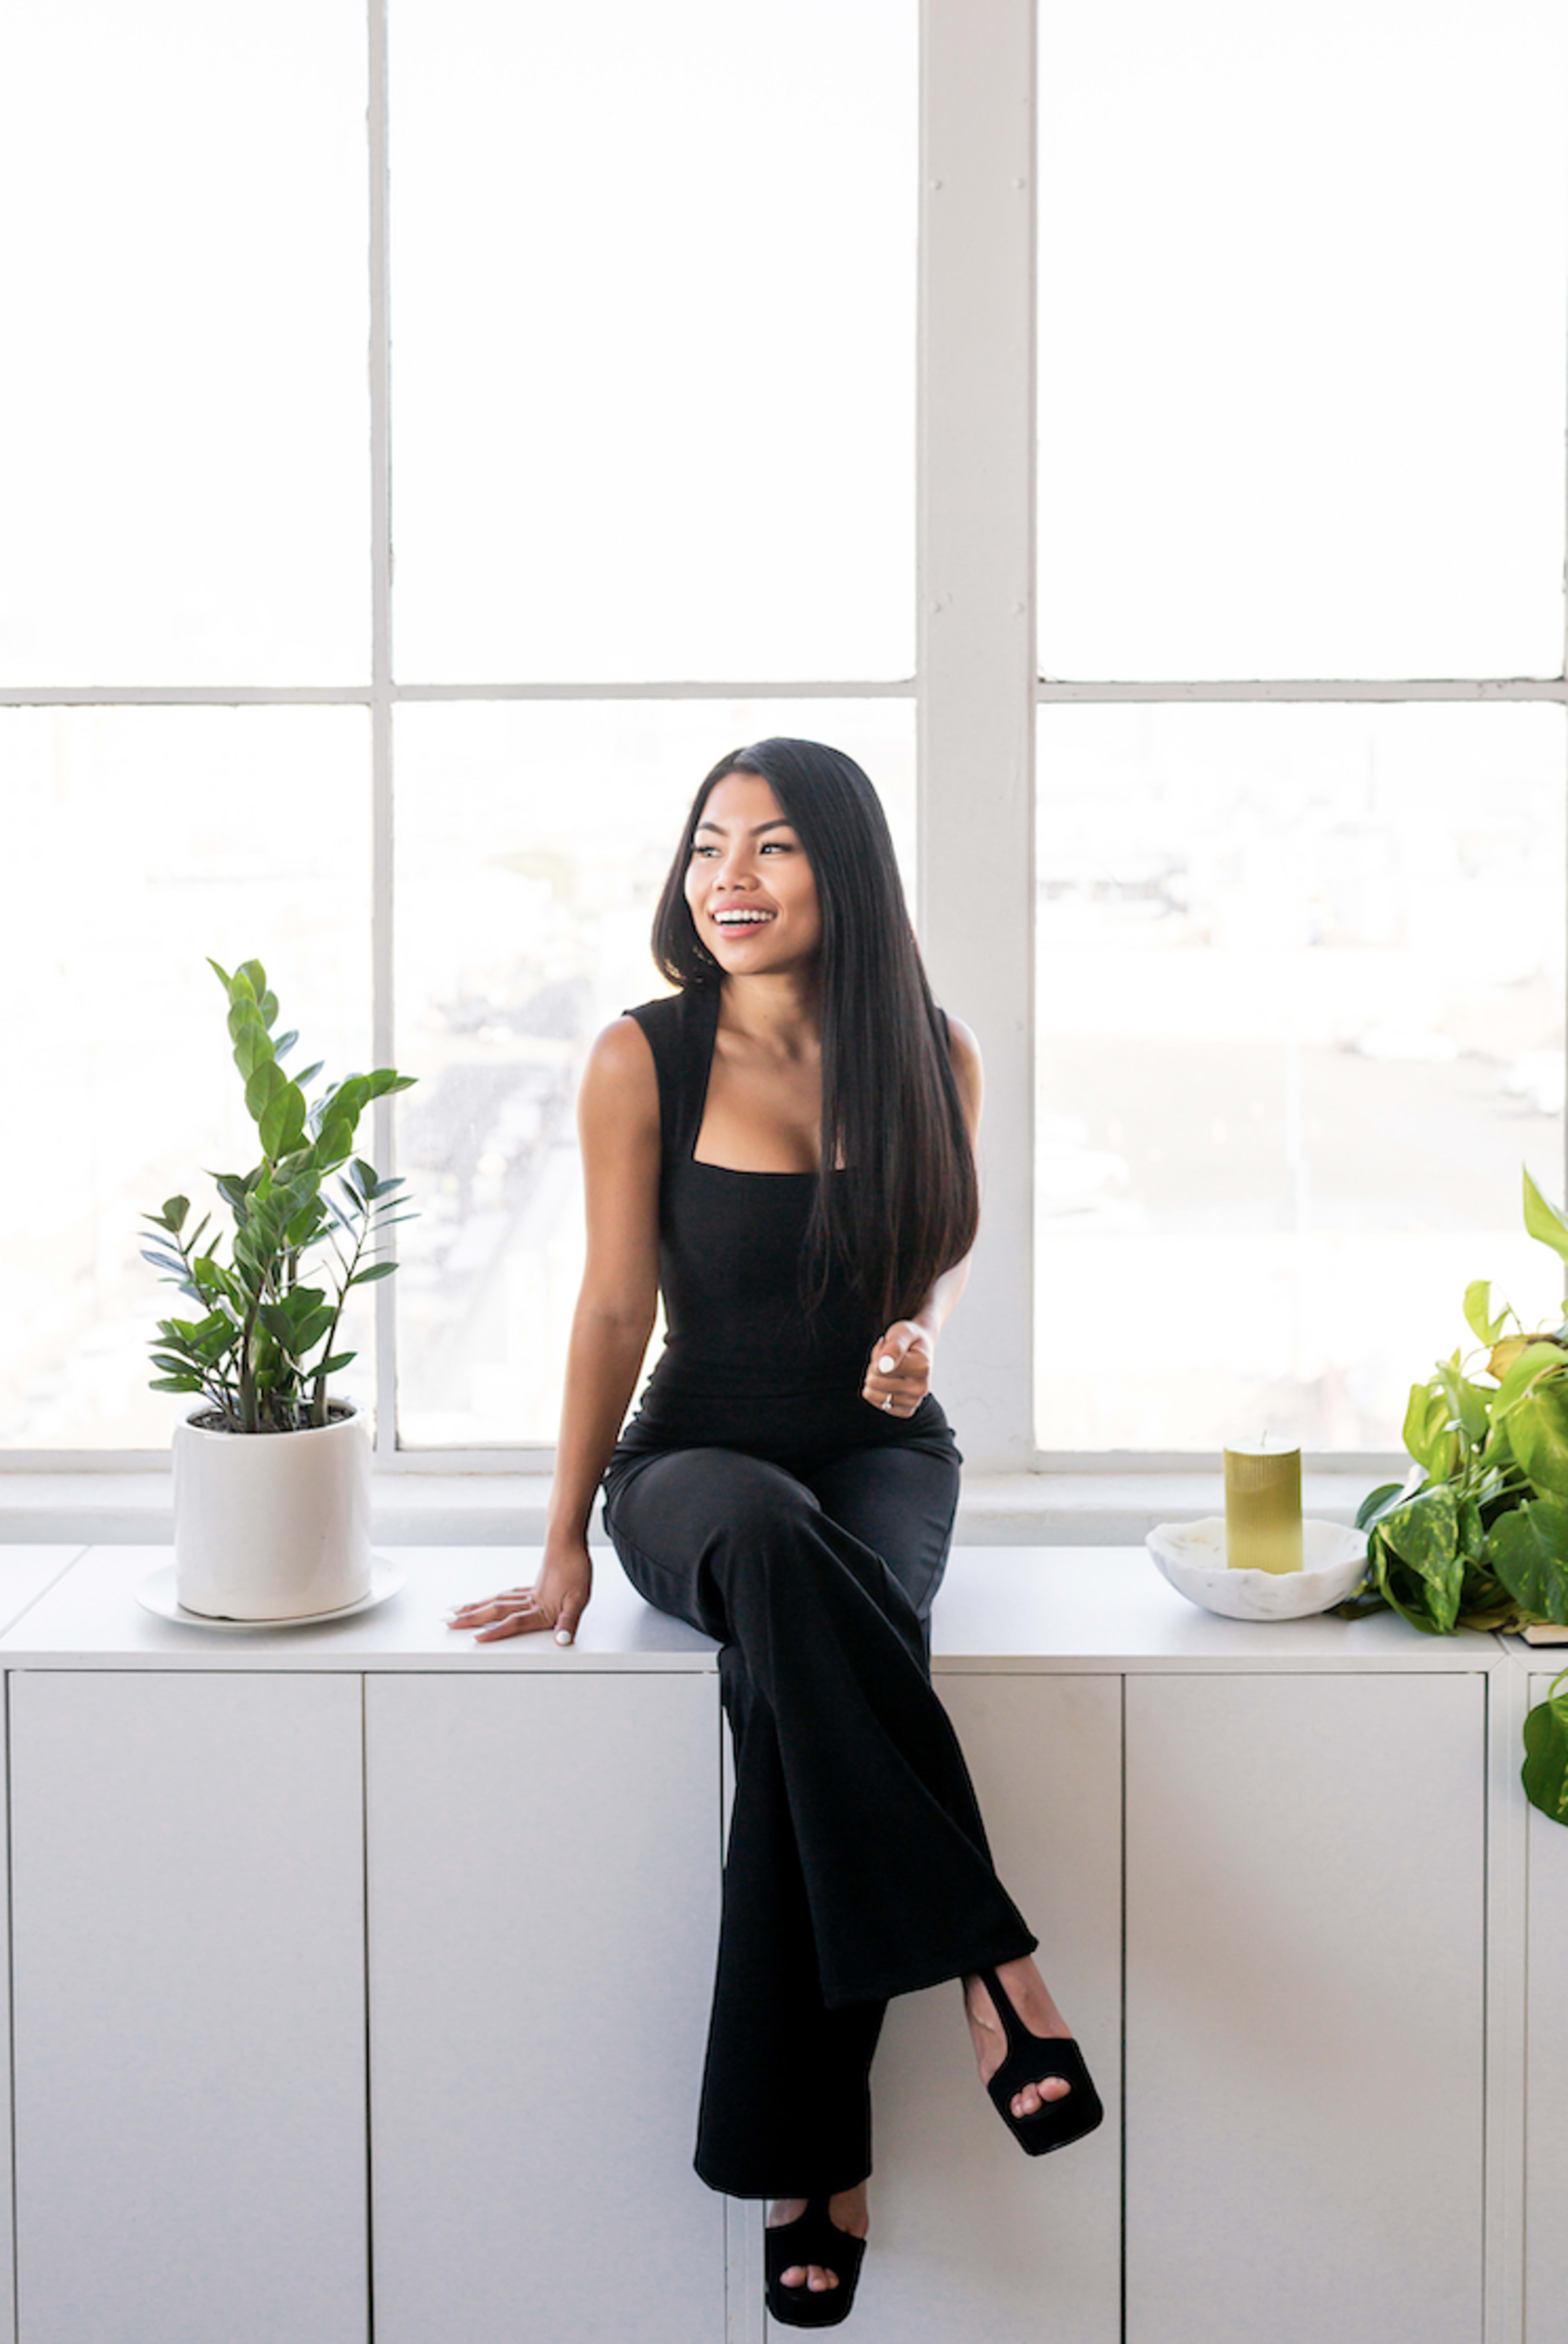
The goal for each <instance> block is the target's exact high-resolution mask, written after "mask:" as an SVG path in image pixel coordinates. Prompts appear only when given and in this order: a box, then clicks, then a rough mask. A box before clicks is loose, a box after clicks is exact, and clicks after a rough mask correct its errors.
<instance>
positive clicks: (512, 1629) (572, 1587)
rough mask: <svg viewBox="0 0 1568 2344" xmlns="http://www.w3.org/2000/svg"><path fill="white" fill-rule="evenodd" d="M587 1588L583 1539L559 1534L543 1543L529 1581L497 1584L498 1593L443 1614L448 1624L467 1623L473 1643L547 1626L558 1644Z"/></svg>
mask: <svg viewBox="0 0 1568 2344" xmlns="http://www.w3.org/2000/svg"><path fill="white" fill-rule="evenodd" d="M592 1592H593V1561H592V1558H591V1557H590V1555H589V1553H588V1541H587V1540H586V1539H573V1540H562V1541H559V1542H558V1543H557V1544H554V1545H547V1547H546V1548H545V1555H544V1561H543V1562H542V1563H541V1564H540V1566H539V1575H538V1579H536V1580H535V1581H534V1583H533V1585H532V1586H531V1587H507V1588H503V1589H502V1591H501V1592H500V1593H499V1594H498V1595H482V1596H480V1597H479V1599H478V1601H477V1602H474V1603H460V1604H459V1605H458V1606H457V1610H456V1611H453V1612H452V1613H450V1614H449V1616H448V1618H447V1627H448V1628H472V1629H473V1630H474V1631H475V1636H474V1642H476V1643H477V1644H494V1643H496V1642H498V1641H499V1640H500V1638H501V1637H503V1636H531V1635H535V1634H537V1633H538V1631H539V1630H540V1629H541V1628H553V1629H554V1630H555V1637H556V1642H557V1643H558V1644H569V1643H570V1642H571V1641H572V1639H573V1638H574V1636H575V1635H576V1634H577V1626H578V1621H579V1620H580V1619H581V1618H582V1615H583V1613H584V1611H586V1610H587V1608H588V1597H589V1596H590V1594H591V1593H592Z"/></svg>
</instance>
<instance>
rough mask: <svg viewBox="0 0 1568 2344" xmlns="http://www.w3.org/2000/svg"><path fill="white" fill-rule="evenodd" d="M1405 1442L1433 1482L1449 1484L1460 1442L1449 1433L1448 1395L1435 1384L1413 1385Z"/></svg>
mask: <svg viewBox="0 0 1568 2344" xmlns="http://www.w3.org/2000/svg"><path fill="white" fill-rule="evenodd" d="M1403 1439H1404V1445H1405V1447H1406V1448H1407V1449H1408V1450H1409V1451H1410V1453H1411V1455H1412V1457H1413V1458H1414V1459H1415V1461H1416V1463H1417V1464H1418V1465H1420V1466H1422V1467H1424V1469H1425V1470H1426V1472H1427V1473H1428V1474H1429V1475H1430V1477H1431V1479H1432V1480H1434V1481H1446V1480H1447V1479H1448V1477H1449V1475H1450V1474H1451V1473H1452V1471H1453V1470H1454V1467H1455V1466H1456V1465H1457V1464H1458V1462H1459V1439H1458V1435H1457V1434H1456V1433H1453V1432H1452V1431H1450V1430H1449V1424H1448V1399H1447V1395H1446V1394H1445V1393H1444V1392H1443V1391H1442V1389H1440V1388H1439V1387H1437V1386H1436V1385H1435V1384H1430V1383H1426V1384H1412V1386H1411V1388H1410V1406H1409V1407H1408V1408H1407V1409H1406V1410H1405V1413H1404V1433H1403Z"/></svg>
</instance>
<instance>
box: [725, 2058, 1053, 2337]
mask: <svg viewBox="0 0 1568 2344" xmlns="http://www.w3.org/2000/svg"><path fill="white" fill-rule="evenodd" d="M1015 2088H1016V2086H1015ZM762 2235H763V2238H764V2240H765V2241H766V2244H765V2247H764V2251H763V2265H764V2268H765V2269H766V2271H767V2275H768V2309H769V2311H770V2312H771V2313H772V2315H773V2317H774V2319H776V2320H778V2322H779V2326H780V2327H781V2328H837V2326H838V2325H839V2321H840V2320H841V2319H848V2318H849V2311H850V2308H851V2306H852V2305H853V2303H854V2300H855V2288H856V2285H857V2283H858V2282H859V2277H860V2265H861V2263H862V2262H863V2261H864V2260H865V2258H866V2241H865V2239H864V2238H851V2237H850V2235H849V2231H848V2230H840V2229H839V2226H838V2224H837V2223H836V2222H834V2221H831V2220H829V2215H828V2200H827V2198H826V2197H808V2198H807V2200H806V2211H805V2212H804V2213H803V2214H799V2215H797V2216H796V2218H795V2219H794V2221H792V2222H780V2223H779V2224H778V2226H777V2227H776V2228H773V2229H769V2230H765V2231H764V2232H763V2234H762ZM797 2263H800V2264H802V2265H809V2264H811V2263H815V2264H816V2265H817V2267H818V2268H819V2270H830V2271H832V2272H833V2273H834V2275H835V2276H836V2278H837V2279H838V2281H839V2284H838V2286H837V2287H824V2288H819V2290H818V2291H817V2292H816V2293H815V2294H814V2293H813V2292H812V2290H811V2289H810V2288H809V2287H786V2286H785V2284H784V2273H785V2272H786V2271H787V2270H790V2269H792V2268H794V2266H795V2265H796V2264H797Z"/></svg>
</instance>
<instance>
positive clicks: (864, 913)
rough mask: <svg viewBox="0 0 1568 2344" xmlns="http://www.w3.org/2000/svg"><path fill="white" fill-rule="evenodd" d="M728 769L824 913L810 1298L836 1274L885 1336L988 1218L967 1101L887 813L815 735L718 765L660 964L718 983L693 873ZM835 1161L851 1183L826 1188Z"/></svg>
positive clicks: (669, 899) (675, 893)
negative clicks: (758, 802)
mask: <svg viewBox="0 0 1568 2344" xmlns="http://www.w3.org/2000/svg"><path fill="white" fill-rule="evenodd" d="M729 773H755V774H756V775H758V776H759V779H761V780H762V781H765V782H766V783H768V784H769V788H770V789H771V790H772V792H773V794H774V796H775V797H776V798H777V799H778V801H779V811H780V813H782V814H783V816H784V818H785V820H786V821H787V822H789V823H791V824H792V826H793V827H794V829H795V831H796V832H797V833H798V834H799V840H800V844H801V846H802V847H803V848H804V850H805V853H806V858H807V860H808V862H809V864H810V865H811V872H812V875H813V877H814V878H815V880H816V883H817V898H818V902H819V905H820V907H821V915H822V955H821V1020H822V1157H821V1163H822V1168H821V1170H820V1171H819V1174H818V1177H817V1195H816V1200H815V1203H814V1205H813V1207H812V1213H811V1226H810V1234H809V1239H808V1246H807V1262H806V1298H807V1299H808V1301H809V1302H811V1303H817V1302H819V1301H820V1300H821V1298H822V1296H823V1294H824V1292H825V1291H826V1288H827V1284H828V1280H829V1276H830V1275H831V1273H832V1270H833V1268H834V1267H835V1266H837V1267H838V1268H840V1269H841V1270H842V1271H843V1272H844V1274H845V1275H846V1276H847V1278H849V1282H850V1285H851V1286H852V1287H853V1288H854V1289H855V1291H856V1293H857V1294H858V1296H859V1298H860V1299H861V1300H862V1301H863V1302H864V1303H865V1305H866V1307H867V1308H868V1310H869V1312H871V1313H872V1314H874V1316H875V1317H876V1318H877V1321H878V1324H879V1326H880V1327H886V1326H889V1325H890V1324H891V1323H892V1321H893V1320H894V1319H895V1318H908V1317H909V1315H910V1312H911V1311H913V1310H916V1309H918V1308H919V1307H920V1303H921V1302H922V1301H923V1300H924V1298H925V1297H926V1295H927V1293H928V1292H929V1290H930V1287H931V1285H932V1283H933V1281H934V1280H935V1279H936V1278H940V1275H941V1273H942V1271H943V1270H944V1269H950V1268H952V1266H953V1264H954V1263H955V1262H958V1261H961V1260H962V1259H963V1257H964V1255H965V1254H966V1253H968V1251H969V1249H970V1246H971V1245H972V1244H973V1243H974V1237H975V1229H976V1227H977V1225H978V1223H979V1219H980V1196H979V1188H978V1184H977V1182H976V1178H975V1165H974V1151H973V1149H972V1148H971V1147H970V1137H969V1127H968V1126H967V1124H966V1122H965V1120H964V1111H963V1103H962V1101H961V1100H960V1096H959V1087H958V1084H957V1082H956V1081H955V1080H954V1078H953V1069H952V1060H951V1058H950V1055H949V1050H948V1040H947V1033H946V1029H945V1026H944V1025H943V1021H942V1019H941V1017H940V1014H939V1012H938V1010H937V1006H936V1004H935V1003H934V1002H933V1001H932V999H931V990H930V985H928V984H927V982H926V973H925V970H924V968H923V967H922V966H921V964H920V947H919V946H918V945H917V944H916V942H915V935H914V930H913V928H912V927H911V925H910V915H909V912H908V909H907V908H906V906H905V903H904V891H903V886H902V884H901V883H900V878H899V866H898V863H897V860H896V859H895V857H894V854H893V842H892V837H891V834H890V832H889V829H888V821H887V816H886V815H885V814H884V813H883V812H882V804H881V800H880V799H879V797H878V795H877V793H876V791H875V790H874V789H873V788H872V786H871V784H870V783H869V780H868V779H867V777H866V775H865V774H864V773H862V772H861V770H860V768H859V765H857V764H856V763H855V761H854V759H853V758H852V757H846V756H845V754H844V753H843V752H842V750H840V749H829V748H825V747H824V746H823V744H822V743H820V742H819V741H790V740H771V741H756V742H753V743H752V744H751V745H750V747H749V748H745V749H737V750H736V751H735V752H734V753H733V754H731V755H730V756H728V757H721V758H720V759H719V763H718V764H717V765H715V766H714V768H713V771H712V772H711V773H709V775H708V776H707V778H706V780H705V781H704V782H703V783H702V786H701V788H700V789H699V791H698V793H697V797H696V800H695V802H694V803H693V805H692V808H691V812H690V814H689V816H688V819H687V823H686V832H685V835H684V837H683V838H682V840H681V844H680V849H679V852H678V854H677V855H676V858H675V860H674V862H673V863H672V864H670V867H669V876H668V878H667V879H666V881H665V883H664V893H663V894H661V896H660V897H659V899H658V911H657V912H656V914H654V922H653V956H654V959H655V960H656V961H657V962H658V966H659V968H660V970H661V971H662V973H663V975H665V976H667V977H668V979H669V981H670V983H671V984H672V985H678V986H680V987H681V989H682V990H683V991H684V990H686V989H687V988H689V987H691V986H699V985H704V986H705V985H718V984H719V981H720V975H721V972H720V969H719V963H718V962H717V961H716V960H715V959H714V957H713V955H712V954H711V953H710V952H709V950H708V948H707V946H706V945H703V944H702V943H701V941H700V940H699V936H698V934H697V930H696V927H695V925H694V924H693V922H692V917H691V911H690V907H689V904H688V903H687V900H686V873H687V866H688V864H689V862H690V859H691V847H692V841H693V838H694V837H695V835H696V831H697V825H698V823H699V822H700V821H701V819H702V813H703V809H704V807H705V806H706V805H707V803H708V800H709V796H710V794H711V793H712V792H713V790H714V789H715V788H716V787H717V786H718V784H719V783H720V782H721V781H723V780H724V779H725V777H726V775H728V774H729ZM840 1164H841V1165H844V1166H846V1167H849V1172H850V1174H851V1176H852V1177H849V1178H848V1179H843V1178H840V1179H833V1178H830V1177H829V1167H831V1166H834V1165H840Z"/></svg>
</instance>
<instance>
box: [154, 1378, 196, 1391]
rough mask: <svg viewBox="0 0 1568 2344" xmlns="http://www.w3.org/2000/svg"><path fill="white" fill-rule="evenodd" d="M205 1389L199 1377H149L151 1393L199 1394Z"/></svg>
mask: <svg viewBox="0 0 1568 2344" xmlns="http://www.w3.org/2000/svg"><path fill="white" fill-rule="evenodd" d="M147 1389H148V1390H149V1391H173V1392H198V1391H200V1390H202V1389H204V1387H203V1384H202V1380H201V1378H200V1377H199V1376H149V1377H148V1378H147Z"/></svg>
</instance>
